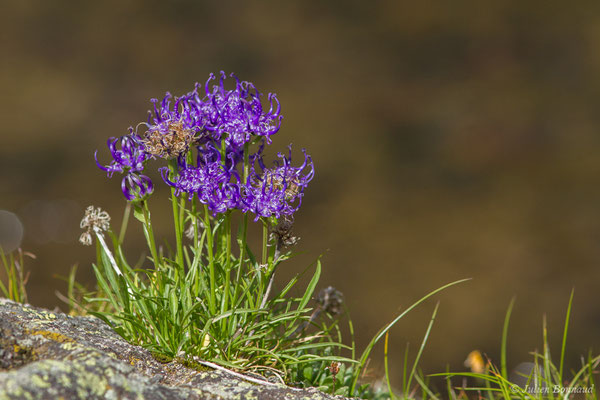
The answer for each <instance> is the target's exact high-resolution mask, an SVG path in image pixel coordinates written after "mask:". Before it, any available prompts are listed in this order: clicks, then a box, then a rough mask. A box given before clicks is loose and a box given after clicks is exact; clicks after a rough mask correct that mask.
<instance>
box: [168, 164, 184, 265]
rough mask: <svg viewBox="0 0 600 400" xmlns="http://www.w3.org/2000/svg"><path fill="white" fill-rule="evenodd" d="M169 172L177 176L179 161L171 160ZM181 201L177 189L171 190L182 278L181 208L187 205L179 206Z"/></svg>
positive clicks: (178, 259)
mask: <svg viewBox="0 0 600 400" xmlns="http://www.w3.org/2000/svg"><path fill="white" fill-rule="evenodd" d="M169 171H170V172H171V174H173V175H175V174H176V171H177V161H176V160H171V161H169ZM179 200H180V199H178V198H177V196H175V188H171V203H172V205H173V223H174V225H175V243H176V244H175V245H176V247H177V258H176V261H177V265H178V266H179V271H180V276H183V275H182V274H183V270H184V266H183V238H182V235H183V232H182V230H183V229H182V225H183V221H182V218H181V216H182V215H183V210H181V211H180V210H179V209H180V207H184V208H185V203H183V202H182V203H181V204H178V202H179ZM181 200H182V201H184V199H183V198H182V199H181Z"/></svg>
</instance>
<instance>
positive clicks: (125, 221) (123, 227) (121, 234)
mask: <svg viewBox="0 0 600 400" xmlns="http://www.w3.org/2000/svg"><path fill="white" fill-rule="evenodd" d="M130 213H131V203H130V202H127V205H126V206H125V212H124V213H123V221H122V222H121V229H120V231H119V244H123V240H124V239H125V232H127V225H128V224H129V214H130Z"/></svg>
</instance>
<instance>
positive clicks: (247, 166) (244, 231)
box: [231, 143, 250, 304]
mask: <svg viewBox="0 0 600 400" xmlns="http://www.w3.org/2000/svg"><path fill="white" fill-rule="evenodd" d="M249 170H250V144H249V143H244V169H243V183H244V184H246V183H247V182H248V175H249ZM246 236H248V213H244V216H243V217H242V234H241V237H239V238H238V244H239V246H240V258H239V263H238V267H237V272H236V274H235V285H234V286H235V290H234V291H233V299H232V300H231V303H232V304H235V303H236V302H237V297H238V289H239V287H240V284H239V283H240V278H241V276H242V269H243V267H244V258H245V257H246V239H247V238H246Z"/></svg>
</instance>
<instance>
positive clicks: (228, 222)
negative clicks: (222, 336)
mask: <svg viewBox="0 0 600 400" xmlns="http://www.w3.org/2000/svg"><path fill="white" fill-rule="evenodd" d="M225 240H226V241H227V242H226V250H225V257H226V258H225V289H224V293H223V297H222V298H221V314H223V313H225V311H227V308H228V306H229V281H230V279H231V215H230V213H227V214H226V215H225ZM229 321H231V318H225V319H223V322H222V328H223V329H224V330H225V329H227V322H229Z"/></svg>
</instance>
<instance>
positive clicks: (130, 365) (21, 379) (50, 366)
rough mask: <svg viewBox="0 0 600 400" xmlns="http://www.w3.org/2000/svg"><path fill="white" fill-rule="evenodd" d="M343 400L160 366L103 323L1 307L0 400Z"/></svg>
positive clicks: (1, 301) (222, 374)
mask: <svg viewBox="0 0 600 400" xmlns="http://www.w3.org/2000/svg"><path fill="white" fill-rule="evenodd" d="M5 399H11V400H12V399H19V400H20V399H23V400H25V399H27V400H37V399H52V400H55V399H65V400H67V399H69V400H70V399H86V400H87V399H148V400H159V399H176V400H177V399H182V400H183V399H190V400H193V399H198V400H200V399H239V400H244V399H247V400H250V399H274V400H296V399H298V400H300V399H315V400H317V399H323V400H326V399H342V397H339V396H330V395H326V394H324V393H322V392H320V391H318V390H316V389H308V390H298V389H293V388H290V387H287V386H284V385H274V386H267V385H261V384H256V383H252V382H249V381H247V380H244V379H241V378H239V377H236V376H233V375H231V374H229V373H228V372H225V371H219V370H206V371H196V370H194V369H190V368H187V367H185V366H184V365H182V364H181V363H179V362H177V361H171V362H169V363H167V364H162V363H160V362H158V361H157V360H156V359H155V358H154V357H153V356H152V355H151V354H150V353H149V352H148V351H147V350H145V349H143V348H141V347H139V346H134V345H131V344H129V343H128V342H126V341H125V340H124V339H123V338H121V337H120V336H119V335H117V334H116V333H115V332H114V331H113V330H112V329H111V328H110V327H109V326H108V325H106V324H105V323H104V322H103V321H102V320H100V319H98V318H95V317H72V316H69V315H66V314H63V313H60V312H51V311H48V310H45V309H41V308H35V307H31V306H29V305H22V304H18V303H15V302H12V301H10V300H6V299H0V400H5Z"/></svg>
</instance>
